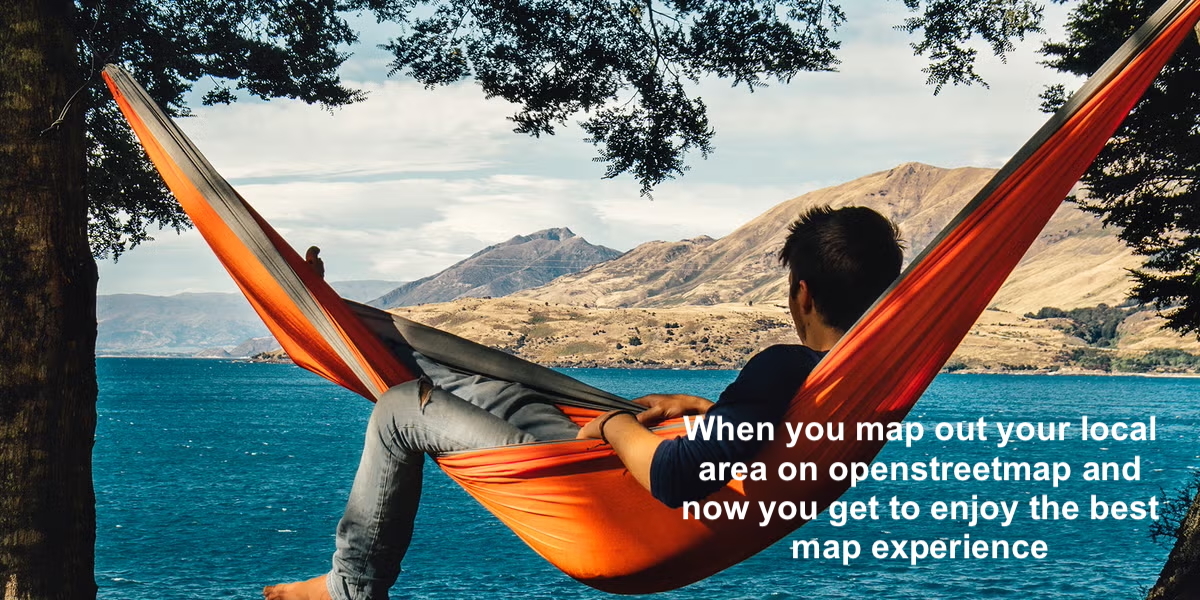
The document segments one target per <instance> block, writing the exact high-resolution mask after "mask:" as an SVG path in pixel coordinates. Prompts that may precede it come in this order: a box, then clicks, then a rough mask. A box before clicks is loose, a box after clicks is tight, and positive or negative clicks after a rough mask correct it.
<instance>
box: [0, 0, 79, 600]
mask: <svg viewBox="0 0 1200 600" xmlns="http://www.w3.org/2000/svg"><path fill="white" fill-rule="evenodd" d="M73 20H74V4H73V2H72V1H71V0H0V600H34V599H36V600H44V599H46V600H48V599H55V600H57V599H67V598H70V599H76V598H95V597H96V581H95V575H94V560H95V558H94V557H95V545H96V508H95V504H96V503H95V492H94V491H93V489H92V467H91V463H92V444H93V442H94V440H95V431H96V366H95V345H96V264H95V261H94V260H92V257H91V252H90V251H89V249H88V238H87V200H86V195H85V193H84V178H85V171H84V168H85V156H84V145H83V140H84V138H83V118H82V111H81V110H80V109H81V108H82V107H81V106H80V105H79V103H78V100H77V101H76V102H77V103H76V105H75V106H74V107H73V108H72V109H71V110H70V111H68V112H67V114H66V118H65V119H64V121H63V123H62V124H61V125H60V126H59V127H57V128H56V129H53V130H51V131H46V132H45V133H42V130H44V129H46V128H47V127H48V126H50V124H51V123H52V122H54V121H55V119H56V118H57V117H58V115H59V113H60V112H61V111H62V109H63V106H64V105H65V104H66V103H67V99H68V98H69V97H70V96H71V94H72V92H74V90H75V89H76V88H77V87H78V86H80V85H81V84H82V83H83V81H84V78H85V77H86V76H87V74H86V73H80V69H79V66H78V63H77V59H76V55H75V53H76V45H75V38H74V35H75V34H74V26H73V22H74V21H73Z"/></svg>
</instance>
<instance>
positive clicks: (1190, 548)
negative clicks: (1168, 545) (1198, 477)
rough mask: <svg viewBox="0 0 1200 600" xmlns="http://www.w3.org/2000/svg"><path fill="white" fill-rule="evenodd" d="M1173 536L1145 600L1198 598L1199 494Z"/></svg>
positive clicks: (1199, 578)
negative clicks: (1165, 559) (1164, 560)
mask: <svg viewBox="0 0 1200 600" xmlns="http://www.w3.org/2000/svg"><path fill="white" fill-rule="evenodd" d="M1177 536H1178V537H1177V538H1176V539H1175V547H1174V548H1172V549H1171V555H1170V556H1168V557H1167V564H1166V565H1165V566H1163V570H1162V573H1160V574H1159V576H1158V583H1155V584H1154V587H1153V588H1151V589H1150V593H1149V594H1148V595H1147V596H1146V598H1147V600H1193V599H1195V598H1200V491H1198V492H1197V493H1196V497H1195V498H1193V499H1192V504H1191V506H1190V507H1189V508H1188V512H1187V516H1185V517H1184V518H1183V522H1182V523H1180V524H1179V532H1178V533H1177Z"/></svg>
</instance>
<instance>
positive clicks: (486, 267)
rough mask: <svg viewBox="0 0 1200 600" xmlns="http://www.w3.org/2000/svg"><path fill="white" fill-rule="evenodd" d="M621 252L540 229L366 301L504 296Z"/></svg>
mask: <svg viewBox="0 0 1200 600" xmlns="http://www.w3.org/2000/svg"><path fill="white" fill-rule="evenodd" d="M620 255H621V253H620V252H618V251H616V250H613V249H612V248H606V247H604V246H597V245H594V244H590V243H588V242H587V240H585V239H583V238H581V237H579V236H577V235H575V234H574V233H573V232H572V231H571V230H570V229H566V228H557V229H546V230H543V231H538V232H536V233H531V234H529V235H519V236H516V237H514V238H512V239H511V240H508V241H507V242H504V243H501V244H496V245H494V246H488V247H487V248H484V249H483V250H480V251H479V252H477V253H475V254H474V255H472V256H471V257H469V258H467V259H465V260H463V261H461V262H458V263H456V264H454V265H453V266H451V267H449V268H448V269H446V270H444V271H442V272H440V273H437V274H436V275H431V276H429V277H425V278H423V279H418V280H416V281H413V282H411V283H407V284H404V285H402V286H399V287H397V288H396V289H394V290H392V291H390V292H388V293H386V294H383V295H382V296H380V297H379V298H376V299H375V300H372V301H371V302H370V303H369V304H371V305H372V306H378V307H382V308H393V307H397V306H412V305H416V304H425V303H430V302H449V301H451V300H456V299H458V298H482V297H487V296H491V297H500V296H507V295H509V294H512V293H513V292H517V291H520V290H524V289H528V288H531V287H535V286H539V285H543V284H545V283H548V282H550V281H552V280H554V279H555V278H558V277H561V276H563V275H567V274H570V273H575V272H577V271H580V270H583V269H586V268H588V267H590V266H592V265H595V264H597V263H600V262H604V261H607V260H611V259H614V258H616V257H618V256H620Z"/></svg>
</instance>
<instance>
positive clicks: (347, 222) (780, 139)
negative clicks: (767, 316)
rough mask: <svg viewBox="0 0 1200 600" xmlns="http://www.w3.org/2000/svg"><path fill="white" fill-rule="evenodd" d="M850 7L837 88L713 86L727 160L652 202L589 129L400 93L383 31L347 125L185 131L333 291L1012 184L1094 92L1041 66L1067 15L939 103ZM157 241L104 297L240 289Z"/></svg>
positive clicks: (215, 268)
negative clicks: (984, 176) (970, 178)
mask: <svg viewBox="0 0 1200 600" xmlns="http://www.w3.org/2000/svg"><path fill="white" fill-rule="evenodd" d="M847 4H849V3H847ZM844 8H845V10H846V13H847V17H848V18H847V22H846V24H845V25H843V26H842V27H841V28H840V29H839V31H838V37H839V39H841V40H842V49H841V50H840V51H839V53H838V56H839V58H840V59H841V61H842V62H841V65H840V66H839V70H838V72H835V73H800V74H798V75H797V76H796V77H795V78H794V79H793V80H792V82H791V83H790V84H787V85H783V84H778V83H773V84H772V85H771V87H769V88H766V89H759V90H757V91H755V92H754V93H749V92H748V91H747V90H746V89H745V88H744V87H742V88H731V87H730V86H729V83H728V82H727V81H721V80H712V81H702V82H701V84H700V85H699V86H697V88H696V89H697V90H698V93H699V95H700V96H701V97H702V98H703V99H704V101H705V103H706V104H707V105H708V109H709V118H710V122H711V124H712V126H713V127H714V128H715V129H716V132H717V133H716V138H715V143H714V146H715V149H716V151H715V152H714V153H713V154H712V155H710V157H709V158H708V159H707V160H705V159H702V158H701V157H700V156H699V155H694V156H691V157H690V159H689V164H690V166H691V170H690V171H688V172H687V173H686V174H685V175H684V176H683V177H681V178H679V179H677V180H674V181H670V182H667V183H665V184H662V185H660V186H659V187H658V188H656V190H655V192H654V198H653V200H649V199H646V198H644V197H640V196H639V194H638V189H639V187H638V185H637V183H636V182H634V181H633V180H632V179H631V178H628V177H623V178H619V179H615V180H604V179H601V176H602V175H603V173H604V166H603V165H602V164H600V163H596V162H593V161H592V157H593V156H595V149H594V148H593V147H592V146H591V145H590V144H587V143H585V142H583V141H582V140H583V137H584V135H583V133H582V132H581V131H580V130H579V128H578V127H576V126H574V125H572V126H568V127H565V128H561V129H560V130H559V131H558V134H557V135H555V136H551V137H543V138H540V139H534V138H530V137H527V136H523V135H519V134H514V133H512V124H511V122H509V121H508V120H506V118H505V117H507V116H509V115H511V114H513V112H515V110H514V107H513V106H512V105H509V104H507V103H505V102H503V101H501V100H498V99H492V100H487V99H484V97H483V93H482V92H481V91H480V90H479V88H478V86H477V85H475V84H474V83H473V82H465V83H462V84H458V85H454V86H450V87H443V88H438V89H436V90H432V91H431V90H426V89H424V88H423V87H422V86H420V85H419V84H416V83H414V82H412V81H411V80H407V79H406V78H404V77H402V76H396V77H393V78H388V77H386V74H387V72H388V70H389V69H388V66H387V63H388V54H387V53H386V52H384V51H382V50H380V49H378V48H377V47H376V45H377V44H379V43H382V42H383V41H384V40H385V39H386V37H387V32H386V30H385V29H383V28H382V27H380V26H376V25H374V23H373V21H372V20H369V19H362V20H361V21H360V22H359V23H358V24H359V25H362V26H363V40H362V42H361V43H360V44H358V45H356V46H355V47H354V48H352V49H351V50H352V51H353V52H354V53H355V54H354V56H353V57H352V58H351V59H350V60H349V61H348V62H347V64H346V65H344V66H343V69H342V71H341V72H342V76H343V79H344V80H345V81H346V82H347V83H348V84H350V85H351V86H353V87H357V88H359V89H363V90H365V91H367V92H368V98H367V100H366V101H364V102H361V103H358V104H354V105H351V106H348V107H344V108H341V109H336V110H334V111H332V112H331V111H327V110H324V109H322V108H320V107H317V106H308V105H305V104H303V103H302V102H293V101H286V100H274V101H271V102H256V101H247V100H243V101H240V102H237V103H234V104H233V105H230V106H220V107H198V108H196V110H195V111H194V112H195V114H196V116H194V117H191V118H187V119H183V120H181V121H180V125H181V126H182V128H183V129H184V131H185V132H186V133H187V134H188V136H190V137H191V138H192V140H193V141H194V142H195V143H196V145H197V146H198V147H199V148H200V150H201V151H202V152H204V153H205V155H206V156H207V157H208V159H209V161H210V162H212V164H213V165H214V166H215V167H216V168H217V170H218V171H219V172H221V173H222V174H223V175H224V176H225V177H226V178H227V179H228V180H229V181H230V183H231V184H232V185H233V186H234V187H235V188H236V189H237V190H238V191H239V192H240V193H241V194H242V196H243V197H245V198H246V199H247V200H248V201H249V202H250V203H251V204H252V205H253V206H254V207H255V208H256V209H257V210H258V211H259V212H260V213H261V214H262V215H263V216H264V217H265V218H266V219H267V221H269V222H270V223H272V225H273V226H274V227H275V228H276V229H277V230H278V231H279V232H280V233H281V234H282V235H283V237H284V238H285V239H287V240H288V241H289V242H290V243H291V244H292V245H293V246H294V247H296V248H298V249H300V250H301V251H303V249H304V248H307V247H308V246H310V245H317V246H320V247H321V248H322V253H321V256H322V258H323V259H324V260H325V265H326V270H327V275H326V277H327V278H328V279H330V280H331V281H343V280H351V279H385V280H396V281H405V280H412V279H417V278H420V277H424V276H426V275H431V274H433V273H436V272H438V271H440V270H441V269H444V268H446V267H448V266H450V265H451V264H453V263H455V262H457V261H459V260H462V259H463V258H466V257H467V256H469V255H471V254H473V253H475V252H477V251H479V250H480V249H482V248H483V247H485V246H487V245H490V244H495V243H499V242H502V241H505V240H507V239H509V238H511V237H513V236H515V235H521V234H527V233H532V232H534V231H537V230H540V229H546V228H550V227H569V228H570V229H571V230H572V231H574V232H575V233H576V234H579V235H581V236H583V237H584V238H586V239H587V240H588V241H589V242H592V243H594V244H602V245H605V246H608V247H611V248H615V249H617V250H621V251H625V250H629V249H630V248H632V247H634V246H636V245H638V244H640V243H643V242H647V241H651V240H678V239H685V238H692V237H696V236H699V235H709V236H712V237H721V236H724V235H726V234H728V233H729V232H731V231H733V230H734V229H736V228H737V227H738V226H739V225H741V224H743V223H745V222H747V221H749V220H751V219H753V218H754V217H756V216H758V215H760V214H762V213H763V212H765V211H767V210H768V209H770V208H771V207H773V206H775V205H777V204H779V203H781V202H783V201H786V200H788V199H790V198H794V197H796V196H799V195H801V194H803V193H805V192H808V191H812V190H815V189H819V188H822V187H827V186H831V185H836V184H839V183H843V182H846V181H850V180H852V179H855V178H857V177H861V176H863V175H867V174H870V173H875V172H878V171H883V170H887V169H890V168H892V167H894V166H896V165H898V164H901V163H905V162H912V161H916V162H923V163H927V164H931V165H935V166H938V167H947V168H953V167H962V166H979V167H1000V166H1001V165H1003V164H1004V162H1005V161H1006V160H1007V159H1008V157H1009V156H1011V155H1012V154H1013V153H1015V152H1016V151H1017V149H1018V148H1020V146H1021V145H1022V144H1023V143H1024V141H1025V140H1026V139H1027V138H1028V137H1030V136H1031V135H1032V134H1033V133H1034V131H1036V130H1037V128H1038V127H1039V126H1040V125H1041V124H1042V122H1044V121H1045V120H1046V118H1047V116H1046V115H1045V114H1043V113H1041V112H1040V111H1039V110H1038V105H1039V103H1040V101H1039V100H1038V93H1039V92H1040V91H1041V90H1042V89H1043V88H1044V87H1045V86H1046V85H1047V84H1050V83H1065V84H1066V85H1067V86H1068V89H1073V88H1074V87H1078V85H1079V82H1078V81H1077V80H1073V79H1071V78H1068V77H1066V76H1064V75H1061V74H1057V73H1054V72H1052V71H1051V70H1049V69H1047V68H1046V67H1044V66H1042V65H1040V64H1039V60H1040V58H1041V57H1040V55H1038V54H1037V53H1036V50H1037V48H1038V47H1039V46H1040V45H1041V42H1042V41H1043V40H1045V39H1047V38H1050V39H1058V40H1061V39H1062V38H1063V37H1064V36H1063V34H1062V32H1061V25H1062V23H1063V22H1064V21H1065V17H1066V14H1065V11H1064V9H1063V8H1062V7H1061V6H1059V5H1056V4H1051V5H1050V6H1049V7H1047V22H1046V24H1045V28H1046V33H1044V34H1041V35H1037V36H1034V37H1032V38H1029V39H1027V40H1026V41H1025V42H1024V43H1022V44H1020V45H1019V46H1018V49H1017V51H1016V52H1015V53H1013V54H1010V55H1009V57H1008V59H1007V61H1006V62H1001V61H999V60H996V59H994V58H992V57H990V56H989V55H988V52H987V51H986V50H983V51H981V55H982V56H984V57H985V58H984V59H983V60H981V63H980V66H979V71H980V73H981V74H982V76H983V77H984V79H985V80H987V81H988V83H989V87H987V88H984V87H980V86H971V87H946V88H944V89H943V90H942V92H941V94H939V95H937V96H935V95H934V94H933V88H932V87H931V86H928V85H926V84H925V74H924V73H922V72H921V69H922V68H923V67H924V66H925V64H926V61H925V60H924V59H922V58H920V57H914V56H913V55H912V52H911V50H910V49H909V47H908V44H909V43H910V42H911V41H912V39H911V38H910V37H909V36H908V35H907V34H905V33H904V32H902V31H898V30H896V29H895V25H896V24H898V23H900V22H902V20H903V19H904V17H905V16H906V12H905V9H904V7H903V4H902V3H900V2H884V1H876V2H870V3H864V2H859V3H854V5H852V6H851V5H847V6H845V7H844ZM195 104H197V105H198V103H195ZM155 238H156V239H155V240H154V241H151V242H147V243H145V244H143V245H142V246H139V247H138V248H135V249H134V250H132V251H130V252H128V253H126V254H125V255H123V256H122V257H121V258H120V260H119V261H118V262H115V263H114V262H113V261H111V260H105V261H101V263H100V288H99V292H100V293H101V294H114V293H142V294H155V295H171V294H176V293H180V292H231V291H236V288H235V286H234V284H233V282H232V280H230V279H229V277H228V275H226V274H225V272H224V270H223V268H222V267H221V265H220V264H219V263H218V262H217V260H216V259H215V258H214V257H213V255H212V254H211V252H209V250H208V248H207V247H206V246H205V245H204V242H203V240H202V239H201V238H200V236H199V235H198V234H197V233H196V232H195V231H194V230H189V231H186V232H184V233H183V234H180V235H177V234H175V233H174V231H163V232H159V233H157V234H155Z"/></svg>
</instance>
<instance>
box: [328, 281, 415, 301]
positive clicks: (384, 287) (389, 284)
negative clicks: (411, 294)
mask: <svg viewBox="0 0 1200 600" xmlns="http://www.w3.org/2000/svg"><path fill="white" fill-rule="evenodd" d="M405 283H408V282H406V281H384V280H382V279H356V280H351V281H333V282H330V283H329V287H332V288H333V289H334V291H336V292H337V293H338V295H339V296H341V297H343V298H345V299H347V300H353V301H355V302H366V301H368V300H372V299H374V298H378V297H380V296H381V295H383V294H386V293H388V292H389V291H390V290H394V289H396V288H397V287H399V286H402V285H404V284H405Z"/></svg>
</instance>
